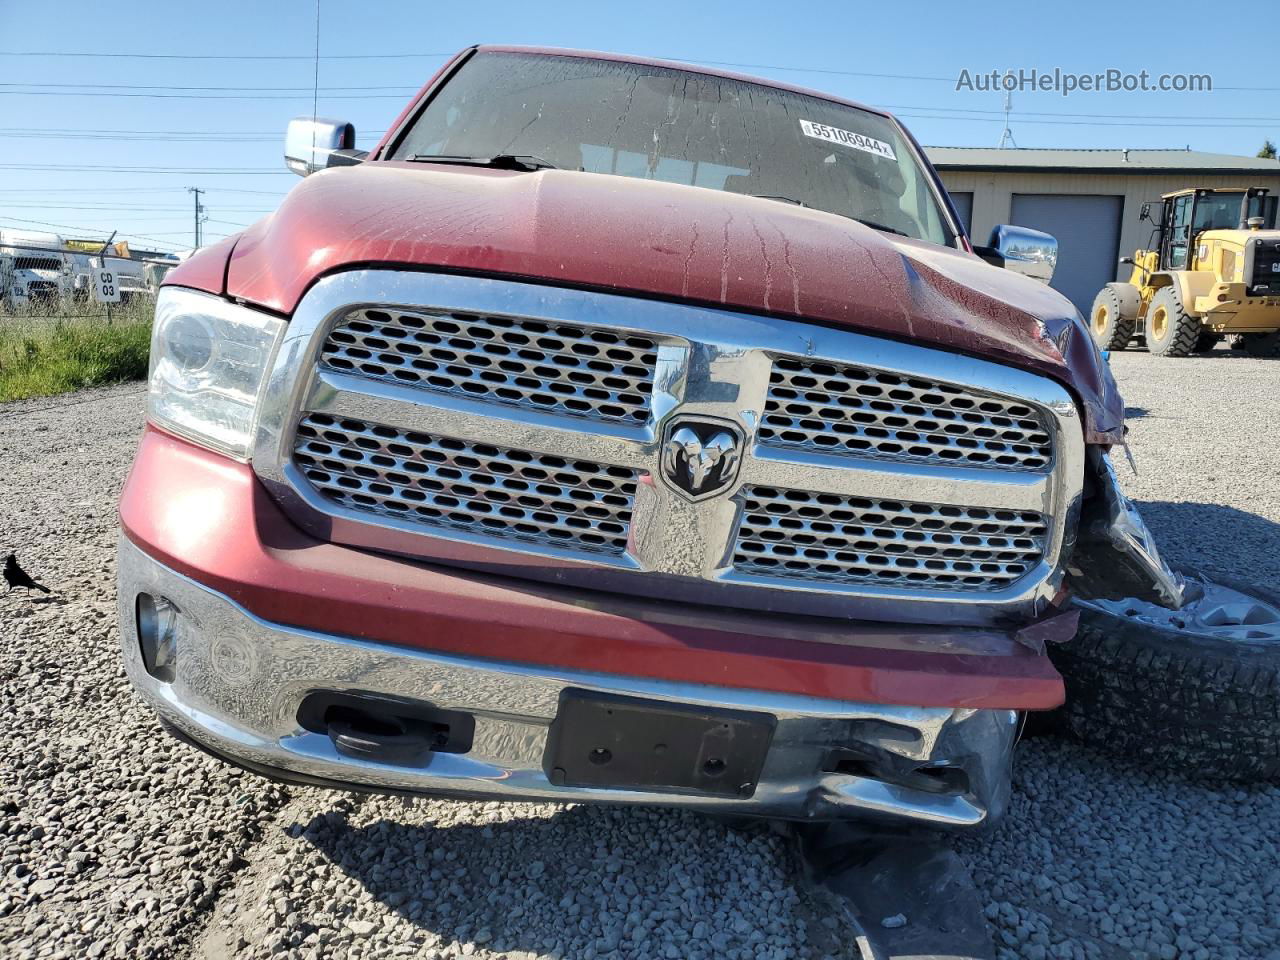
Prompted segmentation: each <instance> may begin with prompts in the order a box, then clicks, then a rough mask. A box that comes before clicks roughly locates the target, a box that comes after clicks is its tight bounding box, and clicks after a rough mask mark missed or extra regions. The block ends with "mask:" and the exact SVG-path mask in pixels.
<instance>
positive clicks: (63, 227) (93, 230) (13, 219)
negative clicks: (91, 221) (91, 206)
mask: <svg viewBox="0 0 1280 960" xmlns="http://www.w3.org/2000/svg"><path fill="white" fill-rule="evenodd" d="M0 220H8V221H11V222H13V223H24V224H35V225H36V226H41V227H57V228H58V229H59V230H74V231H76V232H77V233H106V234H109V233H111V231H110V230H104V229H102V228H100V227H77V226H72V225H71V224H69V223H52V222H50V221H48V220H24V219H22V218H21V217H4V216H0ZM186 232H187V231H185V230H183V231H182V233H184V234H185V233H186ZM120 236H122V237H125V238H129V237H132V238H133V239H135V240H152V241H154V242H156V243H159V244H163V245H165V246H169V247H180V246H181V244H176V243H173V242H171V241H169V240H156V238H155V237H149V236H145V235H143V234H141V233H122V234H120Z"/></svg>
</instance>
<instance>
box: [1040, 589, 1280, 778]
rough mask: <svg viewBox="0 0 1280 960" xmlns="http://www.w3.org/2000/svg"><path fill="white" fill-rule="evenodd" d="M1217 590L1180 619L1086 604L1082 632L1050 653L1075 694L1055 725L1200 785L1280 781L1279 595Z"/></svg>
mask: <svg viewBox="0 0 1280 960" xmlns="http://www.w3.org/2000/svg"><path fill="white" fill-rule="evenodd" d="M1183 572H1184V574H1185V575H1187V576H1188V577H1189V578H1195V579H1196V582H1203V579H1202V578H1200V575H1199V574H1196V573H1195V572H1194V571H1183ZM1221 588H1226V590H1225V591H1224V590H1222V589H1221ZM1213 589H1214V591H1215V592H1213V593H1212V594H1207V597H1206V600H1205V601H1202V602H1198V603H1188V604H1187V605H1186V606H1185V607H1184V609H1183V611H1177V612H1175V611H1167V610H1166V611H1164V612H1163V613H1160V611H1161V610H1162V608H1159V607H1156V606H1154V605H1151V604H1144V603H1140V602H1137V601H1127V602H1125V601H1121V602H1116V603H1113V602H1112V601H1098V602H1095V603H1094V604H1089V605H1086V604H1084V603H1081V604H1080V613H1081V615H1080V631H1079V633H1078V634H1077V635H1076V637H1075V639H1074V640H1072V641H1071V642H1069V643H1065V644H1062V645H1060V646H1056V647H1053V648H1051V650H1050V656H1051V658H1052V660H1053V662H1054V665H1055V666H1056V667H1057V668H1058V670H1059V671H1060V672H1061V673H1062V676H1063V679H1064V680H1065V682H1066V689H1067V700H1066V705H1065V706H1064V707H1062V708H1061V709H1060V710H1058V711H1057V712H1056V713H1054V714H1052V715H1051V718H1050V720H1049V723H1050V724H1051V725H1052V727H1053V729H1054V730H1055V731H1056V732H1058V733H1061V734H1064V735H1066V736H1068V737H1070V738H1072V739H1074V740H1078V741H1079V742H1081V743H1085V744H1089V745H1090V746H1094V747H1098V748H1101V749H1104V750H1107V751H1110V752H1112V753H1115V754H1118V755H1120V756H1122V757H1124V758H1126V759H1129V760H1134V761H1137V762H1139V763H1144V764H1148V765H1158V766H1160V767H1163V768H1165V769H1168V770H1171V771H1174V772H1177V773H1182V774H1185V775H1189V776H1192V777H1196V778H1201V779H1215V780H1234V781H1246V782H1252V781H1275V780H1280V594H1276V593H1275V592H1273V591H1270V590H1265V589H1263V588H1260V587H1254V586H1247V585H1243V584H1239V583H1233V582H1231V581H1227V580H1223V579H1220V578H1219V579H1218V580H1217V581H1216V582H1215V583H1213ZM1233 594H1234V595H1235V596H1239V595H1244V596H1245V598H1246V599H1245V601H1244V602H1243V603H1238V602H1237V603H1234V604H1233V603H1231V602H1227V601H1231V600H1233ZM1250 600H1252V601H1253V602H1252V604H1250V602H1249V601H1250ZM1095 604H1099V605H1095ZM1101 604H1105V605H1106V606H1105V608H1104V607H1103V606H1101ZM1218 619H1222V620H1231V619H1243V620H1245V621H1248V622H1246V623H1244V624H1242V625H1240V626H1238V627H1233V626H1231V625H1230V624H1218V625H1215V624H1213V623H1212V621H1214V620H1218ZM1179 622H1181V623H1182V624H1183V627H1182V628H1179V627H1177V626H1175V624H1176V623H1179ZM1228 634H1233V635H1228ZM1249 634H1256V636H1253V637H1249V636H1248V635H1249Z"/></svg>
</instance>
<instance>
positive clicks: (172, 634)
mask: <svg viewBox="0 0 1280 960" xmlns="http://www.w3.org/2000/svg"><path fill="white" fill-rule="evenodd" d="M181 617H182V614H181V611H179V610H178V608H177V607H175V606H174V605H173V604H172V603H170V602H169V601H168V600H166V599H165V598H164V597H153V596H151V595H150V594H147V593H140V594H138V645H139V646H140V647H141V649H142V665H143V666H144V667H145V668H146V671H147V673H149V674H150V675H151V676H153V677H155V678H156V679H157V680H159V681H161V682H162V683H173V680H174V677H175V676H176V673H177V667H178V640H179V634H180V626H181Z"/></svg>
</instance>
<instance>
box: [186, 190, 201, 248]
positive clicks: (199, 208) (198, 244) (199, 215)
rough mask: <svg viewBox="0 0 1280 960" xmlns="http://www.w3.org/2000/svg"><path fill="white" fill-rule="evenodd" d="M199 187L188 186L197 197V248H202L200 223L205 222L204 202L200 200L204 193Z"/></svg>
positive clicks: (188, 191) (189, 191) (190, 191)
mask: <svg viewBox="0 0 1280 960" xmlns="http://www.w3.org/2000/svg"><path fill="white" fill-rule="evenodd" d="M204 192H205V191H204V190H201V189H200V188H199V187H187V193H190V194H192V195H193V196H194V197H195V201H196V206H195V249H197V250H199V249H200V224H201V223H203V222H204V204H202V203H201V202H200V194H202V193H204Z"/></svg>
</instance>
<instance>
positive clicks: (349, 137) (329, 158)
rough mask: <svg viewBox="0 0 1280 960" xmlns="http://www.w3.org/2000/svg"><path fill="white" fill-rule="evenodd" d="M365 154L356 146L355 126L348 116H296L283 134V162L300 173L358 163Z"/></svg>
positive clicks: (311, 172) (302, 175)
mask: <svg viewBox="0 0 1280 960" xmlns="http://www.w3.org/2000/svg"><path fill="white" fill-rule="evenodd" d="M366 156H368V154H367V153H366V152H365V151H363V150H357V149H356V128H355V127H353V126H352V125H351V124H349V123H347V122H346V121H345V120H321V119H316V120H313V119H311V118H310V117H297V118H295V119H293V120H290V121H289V128H288V130H287V131H286V132H285V135H284V165H285V166H286V167H288V168H289V169H290V170H292V171H293V172H294V173H296V174H297V175H298V176H300V177H305V176H308V175H310V174H313V173H315V172H316V171H317V170H324V169H325V168H326V167H340V166H349V165H351V164H356V163H359V162H360V161H361V160H363V159H364V158H365V157H366Z"/></svg>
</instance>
